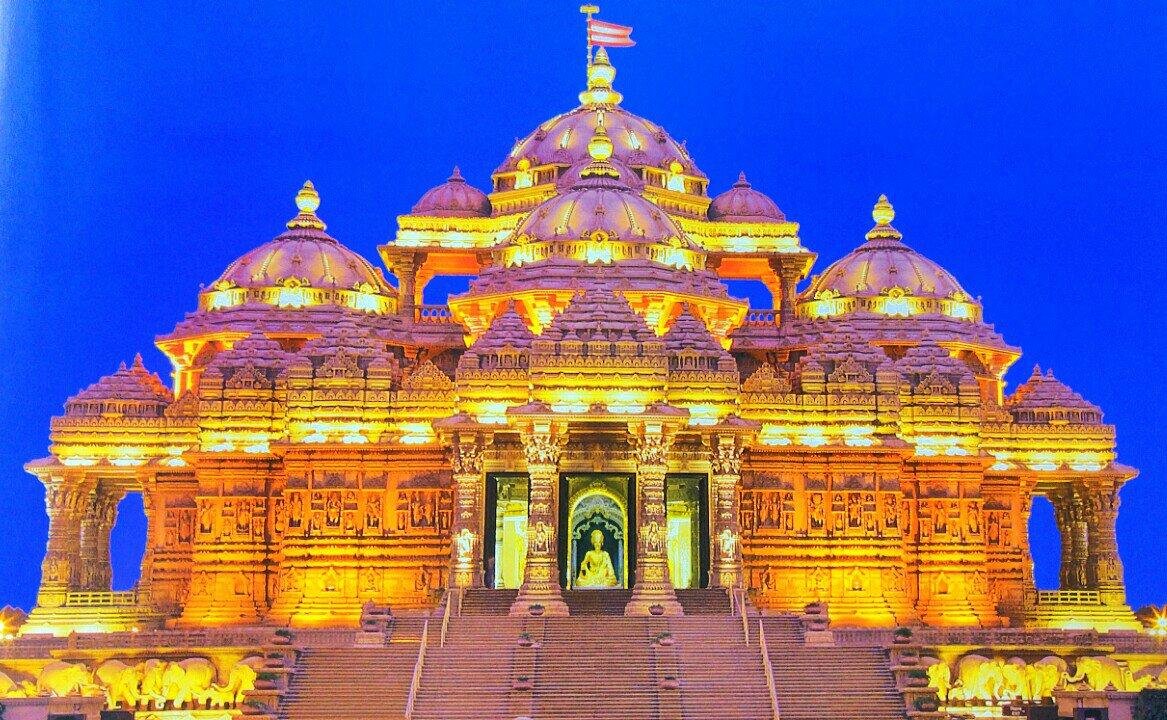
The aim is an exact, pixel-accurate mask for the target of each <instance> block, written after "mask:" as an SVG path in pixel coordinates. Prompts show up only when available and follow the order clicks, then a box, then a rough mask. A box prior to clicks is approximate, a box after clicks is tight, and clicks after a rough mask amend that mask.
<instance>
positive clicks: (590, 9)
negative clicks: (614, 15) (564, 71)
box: [579, 5, 600, 72]
mask: <svg viewBox="0 0 1167 720" xmlns="http://www.w3.org/2000/svg"><path fill="white" fill-rule="evenodd" d="M579 11H580V12H581V13H583V14H584V18H585V19H584V34H585V35H587V39H588V49H587V62H586V63H585V65H584V71H585V72H586V71H587V69H588V68H590V67H591V66H592V29H591V20H592V15H596V14H598V13H599V12H600V6H599V5H580V6H579Z"/></svg>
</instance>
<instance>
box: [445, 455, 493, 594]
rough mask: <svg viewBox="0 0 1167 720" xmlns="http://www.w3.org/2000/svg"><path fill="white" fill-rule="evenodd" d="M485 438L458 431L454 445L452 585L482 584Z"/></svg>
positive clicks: (462, 586)
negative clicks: (483, 460)
mask: <svg viewBox="0 0 1167 720" xmlns="http://www.w3.org/2000/svg"><path fill="white" fill-rule="evenodd" d="M483 450H484V448H483V442H482V439H481V437H480V436H479V435H478V434H477V433H458V434H456V435H455V436H454V437H453V439H452V442H451V445H450V456H451V458H450V459H451V462H452V464H453V467H454V520H453V523H452V527H451V531H450V545H451V547H450V587H459V588H468V587H482V503H483V501H484V497H485V489H486V476H485V475H484V474H483V472H482V459H483Z"/></svg>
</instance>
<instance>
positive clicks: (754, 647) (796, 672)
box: [279, 590, 904, 720]
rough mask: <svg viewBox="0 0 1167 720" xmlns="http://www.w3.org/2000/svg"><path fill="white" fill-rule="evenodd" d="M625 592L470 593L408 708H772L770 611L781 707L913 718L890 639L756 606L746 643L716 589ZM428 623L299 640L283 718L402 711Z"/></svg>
mask: <svg viewBox="0 0 1167 720" xmlns="http://www.w3.org/2000/svg"><path fill="white" fill-rule="evenodd" d="M627 595H628V592H627V591H604V592H598V591H569V592H567V593H565V600H567V602H568V605H569V608H570V609H571V612H572V615H571V616H569V617H539V618H536V617H509V615H508V612H509V610H510V605H511V603H512V602H513V601H514V597H515V593H514V591H499V590H472V591H469V592H467V593H466V594H465V596H464V597H463V601H462V615H461V616H455V617H452V618H450V620H449V626H448V632H447V635H446V640H445V643H444V644H443V643H442V641H441V630H440V628H441V618H440V616H431V617H430V620H429V634H428V643H427V649H426V662H425V665H424V669H423V672H422V675H421V681H420V683H419V690H418V694H417V696H416V698H415V704H414V714H413V717H414V718H416V720H509V719H510V718H520V717H527V718H533V719H534V720H708V719H710V718H725V719H726V720H772V718H773V716H774V715H773V710H772V708H771V703H770V694H769V689H768V687H767V682H766V675H765V666H764V664H763V661H762V656H761V648H760V645H759V642H758V627H759V624H761V625H762V626H764V627H765V631H766V638H767V646H768V648H769V657H770V661H771V663H772V665H773V668H774V683H775V689H776V693H777V696H778V705H779V711H780V715H781V718H782V720H821V719H824V718H829V719H830V720H892V719H894V720H903V718H904V704H903V698H902V696H901V695H900V693H899V692H898V691H897V690H896V687H895V681H894V678H893V676H892V673H891V669H890V666H889V661H888V656H887V652H886V650H885V649H883V648H878V647H807V646H806V645H805V636H804V634H803V629H802V623H801V621H800V620H799V618H798V616H795V615H783V616H774V615H764V616H759V615H757V614H756V613H755V612H753V611H751V613H750V615H749V616H748V618H749V619H748V624H749V628H750V632H749V642H748V643H747V642H746V640H745V637H744V633H743V628H742V618H741V617H738V616H734V615H732V614H730V612H729V599H728V597H727V595H726V594H725V593H724V592H721V591H716V590H713V591H706V590H701V591H694V590H685V591H680V592H678V599H679V600H680V602H681V603H682V606H683V607H684V609H685V612H686V615H685V616H683V617H670V618H665V617H647V618H646V617H625V616H624V614H623V612H624V604H625V603H626V602H627ZM423 622H424V619H423V618H421V617H402V618H398V619H396V620H395V624H394V627H393V633H392V637H391V638H387V639H386V642H385V643H384V644H383V645H377V646H373V647H368V646H362V645H359V644H357V645H355V646H354V642H357V641H358V640H359V639H358V638H355V637H354V635H355V633H352V632H350V633H349V634H347V635H343V634H340V633H334V632H330V633H328V634H325V633H320V634H319V635H318V636H317V637H315V638H314V642H313V643H311V644H301V643H297V644H298V645H300V646H301V647H302V648H303V649H302V651H301V655H300V657H299V660H298V662H297V665H296V668H295V674H294V676H293V678H292V682H291V685H290V687H289V691H288V693H287V695H286V696H285V698H284V702H283V703H282V705H281V711H280V714H279V717H280V720H326V719H327V720H381V719H382V718H386V719H388V718H403V717H404V710H405V704H406V701H407V696H408V694H409V685H410V681H411V679H412V674H413V670H414V665H415V662H416V659H417V654H418V649H419V644H418V642H419V640H420V636H421V628H422V623H423ZM305 639H307V634H305ZM330 639H332V640H333V641H334V644H333V645H331V646H330V645H328V641H329V640H330ZM363 640H364V641H365V642H367V637H366V638H363ZM306 645H307V646H306Z"/></svg>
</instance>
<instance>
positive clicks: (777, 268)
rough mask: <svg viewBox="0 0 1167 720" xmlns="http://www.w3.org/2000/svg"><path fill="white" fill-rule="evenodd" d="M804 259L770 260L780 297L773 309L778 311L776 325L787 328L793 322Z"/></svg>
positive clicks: (783, 258) (781, 258)
mask: <svg viewBox="0 0 1167 720" xmlns="http://www.w3.org/2000/svg"><path fill="white" fill-rule="evenodd" d="M803 263H805V259H804V258H802V257H798V258H786V257H777V258H772V259H771V260H770V267H771V268H773V270H774V272H775V273H776V274H777V275H778V279H779V286H780V292H781V297H780V298H776V299H777V300H779V301H780V302H777V303H775V305H774V307H775V309H777V310H778V312H779V316H778V324H779V325H780V326H781V327H783V328H786V327H789V326H790V323H791V322H792V321H793V320H794V313H795V305H796V304H797V301H798V280H799V278H801V277H802V266H803Z"/></svg>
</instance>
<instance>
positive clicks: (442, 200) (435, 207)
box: [410, 166, 490, 218]
mask: <svg viewBox="0 0 1167 720" xmlns="http://www.w3.org/2000/svg"><path fill="white" fill-rule="evenodd" d="M410 214H412V215H429V216H432V217H463V218H464V217H488V216H489V215H490V200H489V199H488V198H487V197H486V193H484V192H482V191H481V190H479V189H478V188H476V187H474V186H473V185H471V184H470V183H468V182H466V179H465V178H463V177H462V171H461V170H459V169H458V167H457V166H455V167H454V173H453V174H452V175H450V178H449V179H448V180H446V182H444V183H442V184H441V185H438V186H437V187H433V188H430V189H429V190H427V191H426V193H425V195H422V196H421V199H420V200H418V201H417V204H416V205H414V206H413V210H412V211H410Z"/></svg>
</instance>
